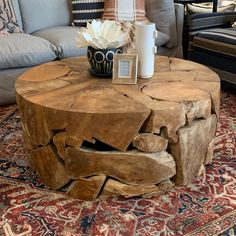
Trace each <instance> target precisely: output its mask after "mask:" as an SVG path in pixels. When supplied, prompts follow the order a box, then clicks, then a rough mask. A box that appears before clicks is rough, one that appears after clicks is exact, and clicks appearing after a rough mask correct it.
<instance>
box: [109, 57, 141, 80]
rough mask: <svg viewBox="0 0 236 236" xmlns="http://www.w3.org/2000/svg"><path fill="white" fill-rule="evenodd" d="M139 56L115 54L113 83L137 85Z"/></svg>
mask: <svg viewBox="0 0 236 236" xmlns="http://www.w3.org/2000/svg"><path fill="white" fill-rule="evenodd" d="M137 69H138V54H115V55H114V57H113V76H112V83H115V84H137Z"/></svg>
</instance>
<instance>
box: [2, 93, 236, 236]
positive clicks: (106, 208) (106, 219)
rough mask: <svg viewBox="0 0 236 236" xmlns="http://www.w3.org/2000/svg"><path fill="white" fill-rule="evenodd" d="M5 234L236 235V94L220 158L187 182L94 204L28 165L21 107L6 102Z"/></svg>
mask: <svg viewBox="0 0 236 236" xmlns="http://www.w3.org/2000/svg"><path fill="white" fill-rule="evenodd" d="M0 121H1V123H0V235H7V236H13V235H14V236H17V235H18V236H23V235H33V236H34V235H40V236H41V235H45V236H50V235H60V236H61V235H62V236H75V235H76V236H79V235H81V236H82V235H95V236H100V235H104V236H132V235H137V236H144V235H145V236H146V235H154V236H158V235H161V236H173V235H174V236H180V235H188V236H190V235H192V236H197V235H199V236H205V235H206V236H210V235H225V236H226V235H229V236H232V235H236V96H235V95H232V94H226V93H223V94H222V106H221V115H220V124H219V127H218V132H217V136H218V139H217V143H216V146H215V155H214V160H213V162H212V164H210V165H208V166H207V171H206V174H205V175H204V176H200V177H198V178H196V179H195V180H194V181H193V182H192V184H190V185H188V186H187V187H181V188H180V187H176V188H175V189H174V190H172V191H169V192H167V193H166V194H164V195H162V196H158V197H152V198H147V199H143V198H138V197H136V198H130V199H125V198H123V197H113V198H105V199H100V200H96V201H93V202H86V201H78V200H74V199H71V198H68V197H67V196H66V195H65V194H64V193H63V191H58V192H55V191H50V190H49V189H47V188H46V187H45V186H44V185H43V184H42V183H41V182H40V180H39V178H38V176H37V174H36V173H35V172H33V171H32V170H31V169H30V168H29V166H28V163H27V160H26V153H25V149H24V143H23V139H22V130H21V123H20V117H19V116H18V113H17V111H16V106H11V107H3V108H0Z"/></svg>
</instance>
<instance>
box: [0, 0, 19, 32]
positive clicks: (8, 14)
mask: <svg viewBox="0 0 236 236" xmlns="http://www.w3.org/2000/svg"><path fill="white" fill-rule="evenodd" d="M2 31H3V32H4V35H5V33H6V32H7V33H21V30H20V27H19V25H18V24H17V20H16V15H15V12H14V9H13V5H12V1H11V0H0V32H1V35H3V33H2Z"/></svg>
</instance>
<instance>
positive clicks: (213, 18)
mask: <svg viewBox="0 0 236 236" xmlns="http://www.w3.org/2000/svg"><path fill="white" fill-rule="evenodd" d="M235 21H236V12H225V13H219V12H213V13H204V14H203V13H202V14H195V15H193V16H191V17H190V18H189V31H190V33H191V34H192V35H194V34H196V33H198V32H199V31H202V30H207V29H212V28H222V27H231V25H232V24H233V23H234V22H235Z"/></svg>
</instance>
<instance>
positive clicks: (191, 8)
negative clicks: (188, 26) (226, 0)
mask: <svg viewBox="0 0 236 236" xmlns="http://www.w3.org/2000/svg"><path fill="white" fill-rule="evenodd" d="M212 7H213V6H212V3H208V4H206V3H205V4H204V3H202V4H199V3H198V4H194V3H193V4H187V8H186V9H187V14H188V15H193V14H199V13H210V12H212ZM234 10H235V4H234V3H231V4H229V5H227V6H220V7H218V8H217V12H232V11H234Z"/></svg>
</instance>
